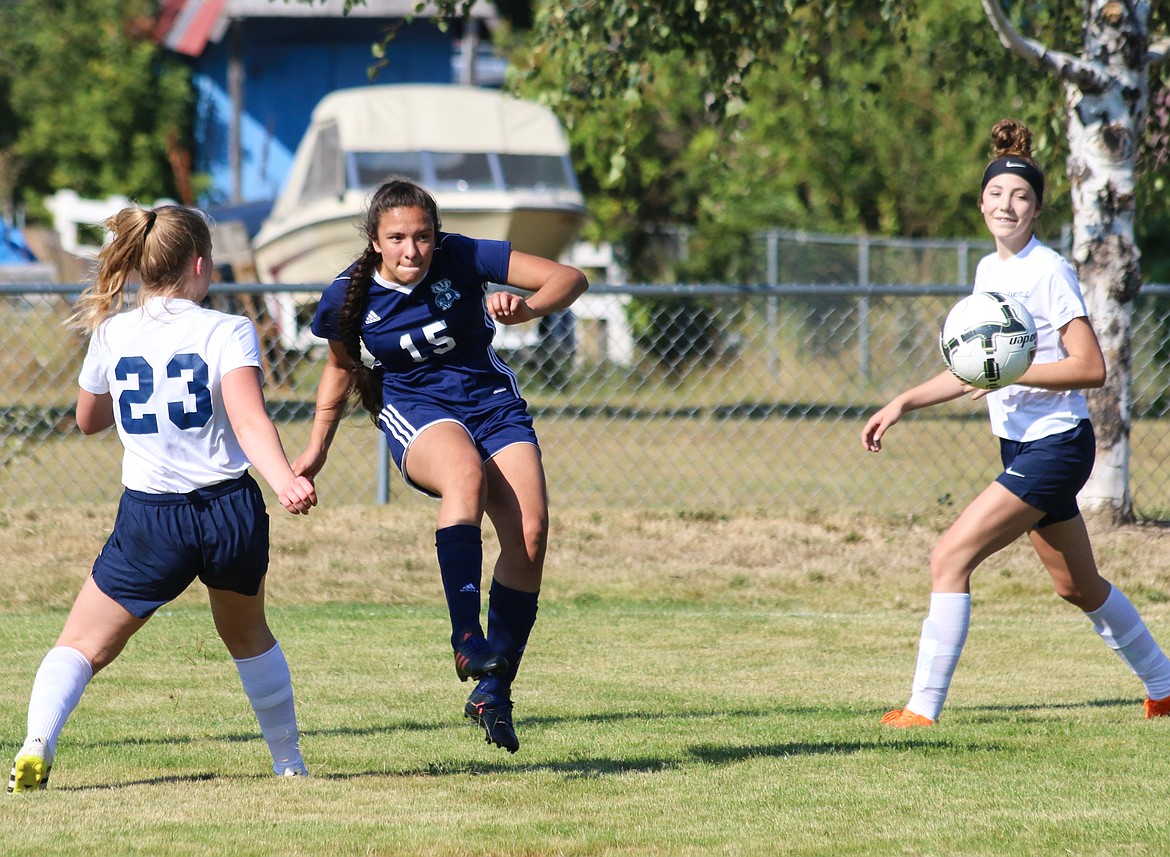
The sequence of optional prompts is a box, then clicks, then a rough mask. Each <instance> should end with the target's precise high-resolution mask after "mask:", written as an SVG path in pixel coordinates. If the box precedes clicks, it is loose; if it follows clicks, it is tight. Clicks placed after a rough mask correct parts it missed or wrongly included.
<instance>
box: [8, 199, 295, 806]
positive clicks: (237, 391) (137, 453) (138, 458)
mask: <svg viewBox="0 0 1170 857" xmlns="http://www.w3.org/2000/svg"><path fill="white" fill-rule="evenodd" d="M105 226H106V228H107V229H109V230H110V232H111V233H112V237H111V240H110V241H109V243H107V244H106V246H105V247H104V248H103V249H102V252H101V254H100V255H99V257H98V272H97V278H96V281H95V283H94V285H92V286H91V287H89V288H88V289H86V290H85V291H84V292H83V293H82V295H81V297H80V298H79V300H78V302H77V307H76V311H75V312H74V314H73V316H72V318H71V319H70V323H71V326H72V327H74V328H75V329H77V330H80V331H82V332H85V333H87V334H90V335H91V336H90V343H89V351H88V353H87V354H86V357H85V362H84V364H83V366H82V369H81V377H80V382H79V383H80V388H81V389H80V390H79V392H78V395H77V425H78V427H79V428H80V429H81V431H82V432H83V433H84V434H87V435H88V434H93V433H95V432H98V431H102V430H104V429H107V428H109V427H110V426H113V425H116V426H117V430H118V435H119V437H120V439H121V441H122V444H123V446H124V447H125V455H124V457H123V463H122V481H123V484H124V485H125V491H124V492H123V495H122V498H121V501H120V503H119V505H118V515H117V519H116V520H115V522H114V529H113V532H112V533H111V535H110V537H109V539H108V540H107V542H106V544H105V546H104V547H103V548H102V552H101V554H100V555H99V556H98V558H97V560H96V562H95V563H94V567H93V571H92V573H91V574H90V577H89V578H88V579H87V580H86V581H85V583H84V585H83V586H82V588H81V592H80V593H79V594H78V596H77V599H76V601H74V604H73V609H72V610H71V611H70V613H69V616H68V618H67V619H66V620H65V627H64V629H63V630H62V631H61V634H60V636H59V637H58V638H57V643H56V646H54V647H53V649H51V650H50V651H49V653H48V654H47V655H46V656H45V658H44V660H43V661H42V662H41V666H40V669H38V671H37V674H36V678H35V680H34V682H33V688H32V694H31V697H30V699H29V706H28V732H27V737H26V739H25V742H24V746H23V747H21V749H20V752H19V753H18V754H17V756H16V762H15V764H14V765H13V767H12V775H11V779H10V780H9V783H8V791H9V792H18V791H25V790H30V789H43V788H44V787H45V786H46V785H47V783H48V780H49V772H50V770H51V769H52V765H53V758H54V755H55V754H56V749H57V739H58V737H59V736H60V734H61V730H62V728H63V727H64V725H65V721H66V719H67V718H68V717H69V715H70V714H71V713H72V711H73V709H74V708H75V707H76V706H77V704H78V702H79V701H80V700H81V695H82V693H83V691H84V690H85V687H86V685H87V684H88V682H89V680H90V679H91V678H92V677H93V676H94V674H95V673H97V672H98V671H99V670H101V669H102V668H103V667H105V666H107V665H108V664H110V663H111V662H112V661H113V660H114V658H116V657H117V656H118V654H119V653H120V652H121V651H122V648H123V647H124V646H125V645H126V643H127V642H128V641H129V639H130V637H131V636H132V635H133V634H134V633H135V632H136V631H137V630H138V629H139V628H141V627H142V626H143V625H144V624H146V621H147V620H148V619H149V618H150V616H151V615H152V614H153V612H154V611H155V610H157V609H158V608H159V607H160V606H162V605H163V604H166V603H167V602H168V601H171V600H172V599H174V598H176V597H177V596H178V595H179V594H180V593H182V592H183V590H185V589H186V588H187V587H188V585H190V584H191V582H192V581H194V580H195V578H197V577H198V578H199V579H200V580H202V581H203V582H204V583H205V584H206V586H207V591H208V597H209V599H210V602H211V612H212V616H213V617H214V619H215V627H216V630H217V631H218V632H219V635H220V637H221V639H222V640H223V642H224V644H225V645H226V646H227V649H228V651H229V652H230V653H231V655H232V658H233V659H234V660H235V663H236V667H237V668H238V670H239V674H240V680H241V681H242V683H243V686H244V691H245V693H246V694H247V696H248V699H249V701H250V702H251V703H252V708H253V710H254V711H255V712H256V717H257V718H258V720H259V721H260V730H261V733H262V734H263V736H264V738H265V740H266V742H267V743H268V747H269V750H270V751H271V754H272V761H273V770H274V771H275V773H277V774H278V775H284V776H298V775H299V776H303V775H305V774H307V770H306V769H305V764H304V761H303V759H302V758H301V752H300V746H299V737H298V735H299V732H298V729H297V721H296V712H295V709H294V705H293V691H292V681H291V678H290V676H289V670H288V664H287V662H286V661H285V658H284V654H283V653H282V652H281V650H280V645H279V644H278V643H277V641H276V638H275V637H273V635H272V632H271V631H270V630H269V628H268V624H267V622H266V621H265V617H264V575H265V572H266V571H267V569H268V515H267V513H266V512H265V510H264V500H263V497H262V495H261V493H260V488H259V486H258V485H257V484H256V482H255V480H254V479H252V477H251V476H250V475H248V468H249V465H250V464H251V465H254V466H255V467H256V469H257V470H259V471H260V473H261V475H263V477H264V478H265V480H267V482H268V483H269V484H270V485H271V486H272V487H273V488H274V489H275V490H276V492H277V495H278V497H279V499H280V503H281V505H282V506H284V507H285V508H286V509H287V510H288V511H289V512H291V513H293V514H307V513H308V512H309V510H310V509H311V508H312V507H313V506H314V505H316V502H317V497H316V493H315V491H314V489H313V484H312V483H311V482H310V481H309V480H308V479H306V478H304V477H301V476H296V475H294V474H293V471H292V468H291V467H290V466H289V463H288V459H287V457H286V456H285V453H284V449H283V447H282V446H281V443H280V437H279V436H278V435H277V432H276V428H275V426H274V425H273V424H272V421H271V419H269V417H268V412H267V410H266V409H265V406H264V396H263V393H262V391H261V387H260V379H261V374H260V369H259V367H260V354H259V343H258V341H257V336H256V331H255V328H253V326H252V323H251V322H250V321H248V319H246V318H241V317H237V316H231V315H225V314H223V313H218V312H213V311H211V310H208V309H204V308H202V307H200V306H199V302H200V301H202V300H203V298H204V297H206V295H207V290H208V287H209V285H210V283H211V275H212V262H211V232H210V230H209V228H208V225H207V222H206V220H205V219H204V217H203V215H202V214H200V213H199V212H197V211H194V210H192V209H188V208H183V207H181V206H175V205H168V206H161V207H159V208H157V209H154V210H145V209H140V208H127V209H124V210H122V211H121V212H119V213H118V214H116V215H115V216H114V217H112V218H110V219H109V220H108V221H106V224H105ZM131 277H136V278H137V279H140V280H141V285H140V286H139V288H138V303H139V306H138V307H137V308H136V309H133V310H131V311H129V312H119V310H120V309H121V306H122V303H123V299H124V296H125V292H126V291H127V288H128V282H129V280H130V279H131Z"/></svg>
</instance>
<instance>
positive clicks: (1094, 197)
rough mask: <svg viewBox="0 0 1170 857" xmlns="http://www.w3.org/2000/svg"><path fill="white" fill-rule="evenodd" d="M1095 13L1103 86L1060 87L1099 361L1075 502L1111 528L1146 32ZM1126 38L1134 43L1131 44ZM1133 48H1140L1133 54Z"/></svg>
mask: <svg viewBox="0 0 1170 857" xmlns="http://www.w3.org/2000/svg"><path fill="white" fill-rule="evenodd" d="M1096 5H1098V6H1100V7H1101V9H1099V10H1098V14H1096V15H1094V16H1093V18H1092V20H1091V21H1090V22H1089V26H1088V27H1086V30H1085V56H1086V57H1089V58H1096V61H1097V62H1099V63H1100V64H1102V65H1103V66H1105V68H1106V69H1107V74H1108V77H1109V85H1108V86H1107V87H1105V88H1104V89H1103V90H1102V91H1100V92H1084V91H1082V90H1081V89H1080V88H1078V87H1076V86H1073V85H1068V86H1066V99H1067V107H1068V141H1069V159H1068V176H1069V185H1070V187H1071V189H1072V209H1073V246H1072V256H1073V262H1074V263H1075V264H1076V266H1077V274H1078V276H1079V277H1080V281H1081V289H1082V290H1083V291H1084V294H1085V303H1086V304H1087V306H1088V310H1089V319H1090V320H1091V321H1092V323H1093V328H1094V330H1095V331H1096V332H1097V338H1098V340H1099V341H1100V343H1101V350H1102V351H1103V352H1104V354H1105V365H1106V367H1107V369H1108V373H1109V374H1108V378H1107V379H1106V381H1105V386H1103V387H1101V388H1099V389H1096V390H1091V391H1090V392H1089V412H1090V414H1091V415H1092V420H1093V428H1094V429H1095V431H1096V433H1097V463H1096V466H1094V468H1093V473H1092V475H1091V476H1090V477H1089V482H1088V484H1087V485H1085V487H1084V489H1083V490H1082V491H1081V495H1080V499H1081V502H1082V504H1083V505H1084V507H1085V509H1086V511H1087V512H1090V513H1094V514H1097V515H1100V516H1102V517H1105V518H1108V519H1109V520H1111V521H1112V522H1113V523H1123V522H1127V521H1131V520H1133V502H1132V498H1131V496H1130V492H1129V451H1130V447H1129V439H1130V424H1131V420H1132V413H1133V394H1132V391H1133V359H1132V357H1133V355H1132V353H1131V351H1130V341H1131V331H1130V325H1131V322H1132V320H1133V302H1134V300H1135V299H1136V298H1137V295H1138V291H1139V290H1140V288H1141V267H1140V253H1139V251H1138V248H1137V244H1136V243H1135V242H1134V214H1135V207H1134V201H1135V177H1136V170H1137V149H1138V142H1139V141H1140V139H1141V134H1142V129H1143V128H1144V127H1145V120H1146V102H1147V95H1148V82H1147V70H1146V64H1145V62H1144V61H1143V62H1141V63H1135V62H1134V61H1133V60H1134V58H1135V56H1140V57H1142V58H1143V60H1144V57H1145V53H1146V45H1145V36H1144V33H1135V32H1127V31H1125V30H1123V29H1122V28H1119V27H1117V26H1115V25H1114V23H1113V22H1114V20H1115V18H1116V19H1117V22H1120V20H1124V16H1113V15H1110V14H1109V13H1108V12H1107V9H1106V7H1109V6H1116V5H1118V4H1116V3H1113V2H1110V3H1099V4H1096ZM1134 41H1138V42H1140V45H1135V44H1133V42H1134ZM1135 48H1140V50H1135Z"/></svg>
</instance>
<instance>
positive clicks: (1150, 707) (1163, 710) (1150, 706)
mask: <svg viewBox="0 0 1170 857" xmlns="http://www.w3.org/2000/svg"><path fill="white" fill-rule="evenodd" d="M1144 708H1145V709H1146V720H1149V719H1150V718H1151V717H1170V696H1164V697H1162V698H1161V699H1147V700H1146V702H1145V706H1144Z"/></svg>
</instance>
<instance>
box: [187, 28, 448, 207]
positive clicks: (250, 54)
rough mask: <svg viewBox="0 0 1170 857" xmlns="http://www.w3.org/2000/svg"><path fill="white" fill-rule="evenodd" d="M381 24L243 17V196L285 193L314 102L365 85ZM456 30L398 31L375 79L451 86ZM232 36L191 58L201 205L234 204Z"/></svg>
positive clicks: (264, 197)
mask: <svg viewBox="0 0 1170 857" xmlns="http://www.w3.org/2000/svg"><path fill="white" fill-rule="evenodd" d="M383 26H384V25H383V24H379V23H378V22H372V21H369V20H364V21H363V20H357V19H354V20H344V19H343V20H337V19H312V20H303V19H301V20H288V19H285V20H280V19H277V20H264V19H253V20H248V21H246V22H245V23H244V30H243V39H242V54H243V57H244V69H245V81H244V114H243V116H242V117H241V146H242V152H241V158H242V165H241V199H240V200H238V201H239V202H247V201H254V200H271V199H274V198H275V197H276V196H277V194H278V193H279V192H280V189H281V187H282V186H283V184H284V180H285V177H286V175H287V174H288V170H289V168H290V166H291V164H292V157H293V153H294V152H295V150H296V146H297V144H298V143H299V142H300V139H301V136H302V135H303V134H304V132H305V129H306V128H307V127H308V124H309V117H310V115H311V114H312V111H313V108H314V107H315V106H316V105H317V102H318V101H320V100H321V98H322V97H324V96H325V95H326V94H328V93H329V92H332V91H333V90H335V89H343V88H346V87H352V86H365V85H366V84H368V83H370V79H369V76H368V71H369V69H370V68H371V66H372V65H373V64H374V62H375V61H374V58H373V56H372V54H371V52H370V46H371V45H372V44H373V42H374V41H375V40H377V39H378V38H380V35H381V33H382V31H383ZM453 51H454V47H453V37H452V35H451V33H450V32H447V33H443V32H440V30H439V29H438V28H437V27H436V26H434V25H433V24H431V23H428V22H415V23H411V24H409V25H403V26H402V27H401V28H399V30H398V32H397V34H396V35H395V37H394V39H393V40H392V41H391V42H390V45H389V49H388V51H387V58H388V60H389V62H388V63H387V64H386V65H384V66H382V67H381V68H380V69H379V71H378V76H377V79H376V82H377V83H451V82H452V71H451V70H452V62H451V56H452V52H453ZM229 52H230V44H229V39H228V38H225V39H224V40H223V41H222V42H221V43H219V44H209V45H208V46H207V50H206V51H205V52H204V54H203V55H202V56H201V57H199V58H198V59H197V60H195V68H196V73H195V85H196V87H197V88H198V92H199V100H198V108H197V110H198V112H197V121H196V129H195V145H196V153H195V169H196V170H197V171H198V172H201V173H204V174H206V175H207V176H208V177H209V178H210V188H208V190H207V191H206V192H205V193H204V194H203V195H202V197H201V199H200V204H201V205H205V206H214V205H223V204H227V203H229V202H230V201H231V194H232V174H231V159H230V145H229V141H230V131H231V99H230V96H229V94H228V85H227V70H228V59H229Z"/></svg>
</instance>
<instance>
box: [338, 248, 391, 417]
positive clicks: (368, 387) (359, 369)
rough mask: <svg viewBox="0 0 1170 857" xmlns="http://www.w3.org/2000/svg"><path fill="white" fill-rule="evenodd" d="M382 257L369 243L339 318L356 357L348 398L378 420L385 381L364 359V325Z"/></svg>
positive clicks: (345, 342)
mask: <svg viewBox="0 0 1170 857" xmlns="http://www.w3.org/2000/svg"><path fill="white" fill-rule="evenodd" d="M381 260H382V254H381V253H379V252H378V251H376V250H375V249H374V245H373V244H367V245H366V249H365V251H363V252H362V255H361V256H359V257H358V260H357V262H355V263H354V266H353V270H352V271H351V272H350V275H349V288H347V289H346V290H345V301H344V302H343V303H342V304H341V312H340V313H339V314H338V319H337V321H338V327H339V329H340V330H341V344H342V345H344V346H345V353H346V354H348V355H349V359H350V360H352V361H353V369H351V370H350V383H349V391H348V393H347V394H346V398H347V400H348V401H349V404H350V405H351V406H357V404H358V403H359V402H360V403H361V406H362V407H363V408H365V409H366V410H367V411H368V412H369V414H370V419H371V420H374V421H377V419H378V413H379V412H380V411H381V410H382V384H381V381H380V379H379V378H378V376H377V375H376V374H375V373H374V370H373V369H371V368H370V367H369V366H367V365H366V364H365V363H363V362H362V341H361V329H362V319H363V318H364V317H365V314H366V306H367V305H368V304H369V302H370V285H371V284H372V283H373V279H374V270H375V269H376V268H377V267H378V263H379V262H380V261H381Z"/></svg>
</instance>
